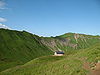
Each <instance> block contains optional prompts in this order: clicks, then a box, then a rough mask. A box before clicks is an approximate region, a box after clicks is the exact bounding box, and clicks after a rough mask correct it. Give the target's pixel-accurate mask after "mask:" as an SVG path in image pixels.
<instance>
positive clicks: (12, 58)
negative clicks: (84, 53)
mask: <svg viewBox="0 0 100 75" xmlns="http://www.w3.org/2000/svg"><path fill="white" fill-rule="evenodd" d="M98 42H100V36H91V35H84V34H76V33H67V34H64V35H61V36H56V37H39V36H37V35H33V34H31V33H28V32H26V31H15V30H8V29H0V71H3V70H5V69H8V68H11V67H15V66H17V65H22V64H25V63H27V62H28V61H30V60H33V59H35V58H37V57H40V56H48V55H53V52H54V51H56V50H64V51H65V53H66V52H67V54H69V53H68V52H69V50H78V49H84V48H89V47H91V46H93V45H95V44H96V43H98ZM72 53H73V52H72Z"/></svg>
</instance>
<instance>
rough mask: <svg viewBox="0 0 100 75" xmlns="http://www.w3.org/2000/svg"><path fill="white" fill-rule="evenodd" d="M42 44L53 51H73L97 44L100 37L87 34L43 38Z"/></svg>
mask: <svg viewBox="0 0 100 75" xmlns="http://www.w3.org/2000/svg"><path fill="white" fill-rule="evenodd" d="M41 42H42V43H43V44H44V45H46V46H48V47H49V48H50V49H51V50H52V51H56V50H65V51H66V50H70V49H71V50H72V49H82V48H87V47H89V46H90V45H93V44H95V43H97V42H100V37H93V36H90V35H85V34H76V33H72V34H65V35H64V37H61V36H57V37H46V38H45V37H43V38H41Z"/></svg>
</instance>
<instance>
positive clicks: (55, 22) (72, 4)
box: [0, 0, 100, 36]
mask: <svg viewBox="0 0 100 75" xmlns="http://www.w3.org/2000/svg"><path fill="white" fill-rule="evenodd" d="M0 23H3V24H5V25H6V26H8V27H10V28H11V29H14V30H26V31H28V32H31V33H33V34H37V35H39V36H58V35H62V34H64V33H68V32H73V33H83V34H90V35H100V0H0Z"/></svg>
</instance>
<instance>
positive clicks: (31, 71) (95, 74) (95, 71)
mask: <svg viewBox="0 0 100 75" xmlns="http://www.w3.org/2000/svg"><path fill="white" fill-rule="evenodd" d="M99 61H100V44H99V43H98V44H96V45H94V46H93V47H90V48H88V49H82V50H71V52H70V54H69V55H67V54H66V55H65V56H60V57H59V56H58V57H57V56H45V57H40V58H36V59H34V60H31V61H30V62H28V63H26V64H24V65H21V66H17V67H14V68H10V69H7V70H5V71H2V72H1V73H0V74H1V75H100V62H99Z"/></svg>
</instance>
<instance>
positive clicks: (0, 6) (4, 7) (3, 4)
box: [0, 1, 6, 10]
mask: <svg viewBox="0 0 100 75" xmlns="http://www.w3.org/2000/svg"><path fill="white" fill-rule="evenodd" d="M0 9H1V10H2V9H6V3H5V2H4V1H0Z"/></svg>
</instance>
